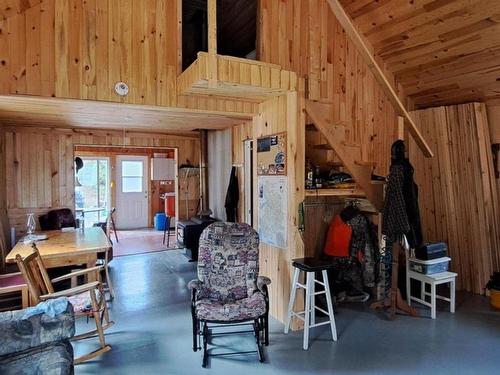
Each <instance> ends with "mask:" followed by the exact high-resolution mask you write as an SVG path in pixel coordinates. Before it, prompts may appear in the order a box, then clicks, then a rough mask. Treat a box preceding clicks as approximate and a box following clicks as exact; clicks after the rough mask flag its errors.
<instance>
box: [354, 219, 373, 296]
mask: <svg viewBox="0 0 500 375" xmlns="http://www.w3.org/2000/svg"><path fill="white" fill-rule="evenodd" d="M347 223H348V224H349V225H350V226H351V228H352V237H351V247H350V255H351V256H352V257H353V258H357V259H358V261H359V263H360V264H361V267H362V270H363V272H362V275H363V284H364V286H365V287H368V288H371V287H373V286H375V281H376V279H377V276H376V267H375V265H376V263H377V253H378V245H377V243H376V241H374V238H373V236H372V224H371V223H370V222H369V220H368V219H367V218H366V216H365V215H363V214H358V215H357V216H355V217H353V218H352V219H351V220H349V221H348V222H347Z"/></svg>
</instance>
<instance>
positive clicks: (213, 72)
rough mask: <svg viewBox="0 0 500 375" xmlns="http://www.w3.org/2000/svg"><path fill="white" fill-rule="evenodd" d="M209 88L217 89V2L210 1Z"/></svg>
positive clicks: (208, 16)
mask: <svg viewBox="0 0 500 375" xmlns="http://www.w3.org/2000/svg"><path fill="white" fill-rule="evenodd" d="M207 6H208V9H207V18H208V55H209V56H208V75H209V78H208V87H209V88H211V89H215V88H217V0H208V3H207Z"/></svg>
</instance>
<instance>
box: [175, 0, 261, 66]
mask: <svg viewBox="0 0 500 375" xmlns="http://www.w3.org/2000/svg"><path fill="white" fill-rule="evenodd" d="M207 30H208V15H207V0H182V70H185V69H186V68H188V67H189V66H190V65H191V64H192V63H193V62H194V61H195V60H196V57H197V53H198V52H208V31H207ZM256 40H257V0H217V53H218V54H219V55H226V56H234V57H242V58H247V59H252V60H256Z"/></svg>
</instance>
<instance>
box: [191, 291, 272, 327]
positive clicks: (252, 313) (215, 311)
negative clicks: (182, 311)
mask: <svg viewBox="0 0 500 375" xmlns="http://www.w3.org/2000/svg"><path fill="white" fill-rule="evenodd" d="M265 312H266V300H265V297H264V294H262V293H261V292H255V293H254V294H252V295H251V296H250V297H248V298H243V299H240V300H237V301H233V302H227V303H221V302H218V301H213V300H210V299H208V298H204V299H201V300H198V301H197V302H196V315H197V317H198V319H203V320H211V321H219V322H231V321H243V320H251V319H257V318H258V317H260V316H262V315H263V314H264V313H265Z"/></svg>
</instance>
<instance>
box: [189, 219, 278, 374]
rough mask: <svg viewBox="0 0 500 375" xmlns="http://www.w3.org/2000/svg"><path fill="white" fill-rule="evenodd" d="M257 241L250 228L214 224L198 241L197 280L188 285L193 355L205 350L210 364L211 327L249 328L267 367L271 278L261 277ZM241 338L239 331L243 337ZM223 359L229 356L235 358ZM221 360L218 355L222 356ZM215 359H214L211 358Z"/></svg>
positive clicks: (205, 361)
mask: <svg viewBox="0 0 500 375" xmlns="http://www.w3.org/2000/svg"><path fill="white" fill-rule="evenodd" d="M258 272H259V235H258V234H257V232H256V231H255V230H254V229H253V228H252V227H251V226H249V225H248V224H239V223H224V222H216V223H213V224H211V225H210V226H208V227H207V228H206V229H205V230H204V231H203V233H202V234H201V237H200V246H199V258H198V280H192V281H191V282H190V283H189V288H190V290H191V296H192V298H191V314H192V319H193V351H197V350H198V349H201V346H200V338H201V339H202V340H203V350H204V354H203V367H206V365H207V363H208V357H209V352H208V341H209V337H208V336H209V334H211V332H212V331H213V328H212V327H213V326H212V327H211V329H210V330H209V324H212V323H216V324H218V325H222V324H238V325H240V324H241V325H251V326H252V330H251V331H246V332H253V333H254V334H255V338H256V342H257V350H256V351H255V353H257V354H258V355H259V360H260V361H261V362H263V361H264V357H263V351H262V342H263V343H264V344H265V345H266V346H267V345H268V344H269V332H268V327H269V322H268V320H269V319H268V316H269V297H268V292H267V285H269V284H270V283H271V280H269V279H268V278H267V277H262V276H258ZM240 332H241V331H240ZM237 353H238V352H235V353H225V354H237ZM219 355H220V354H219ZM212 356H213V355H212Z"/></svg>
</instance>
